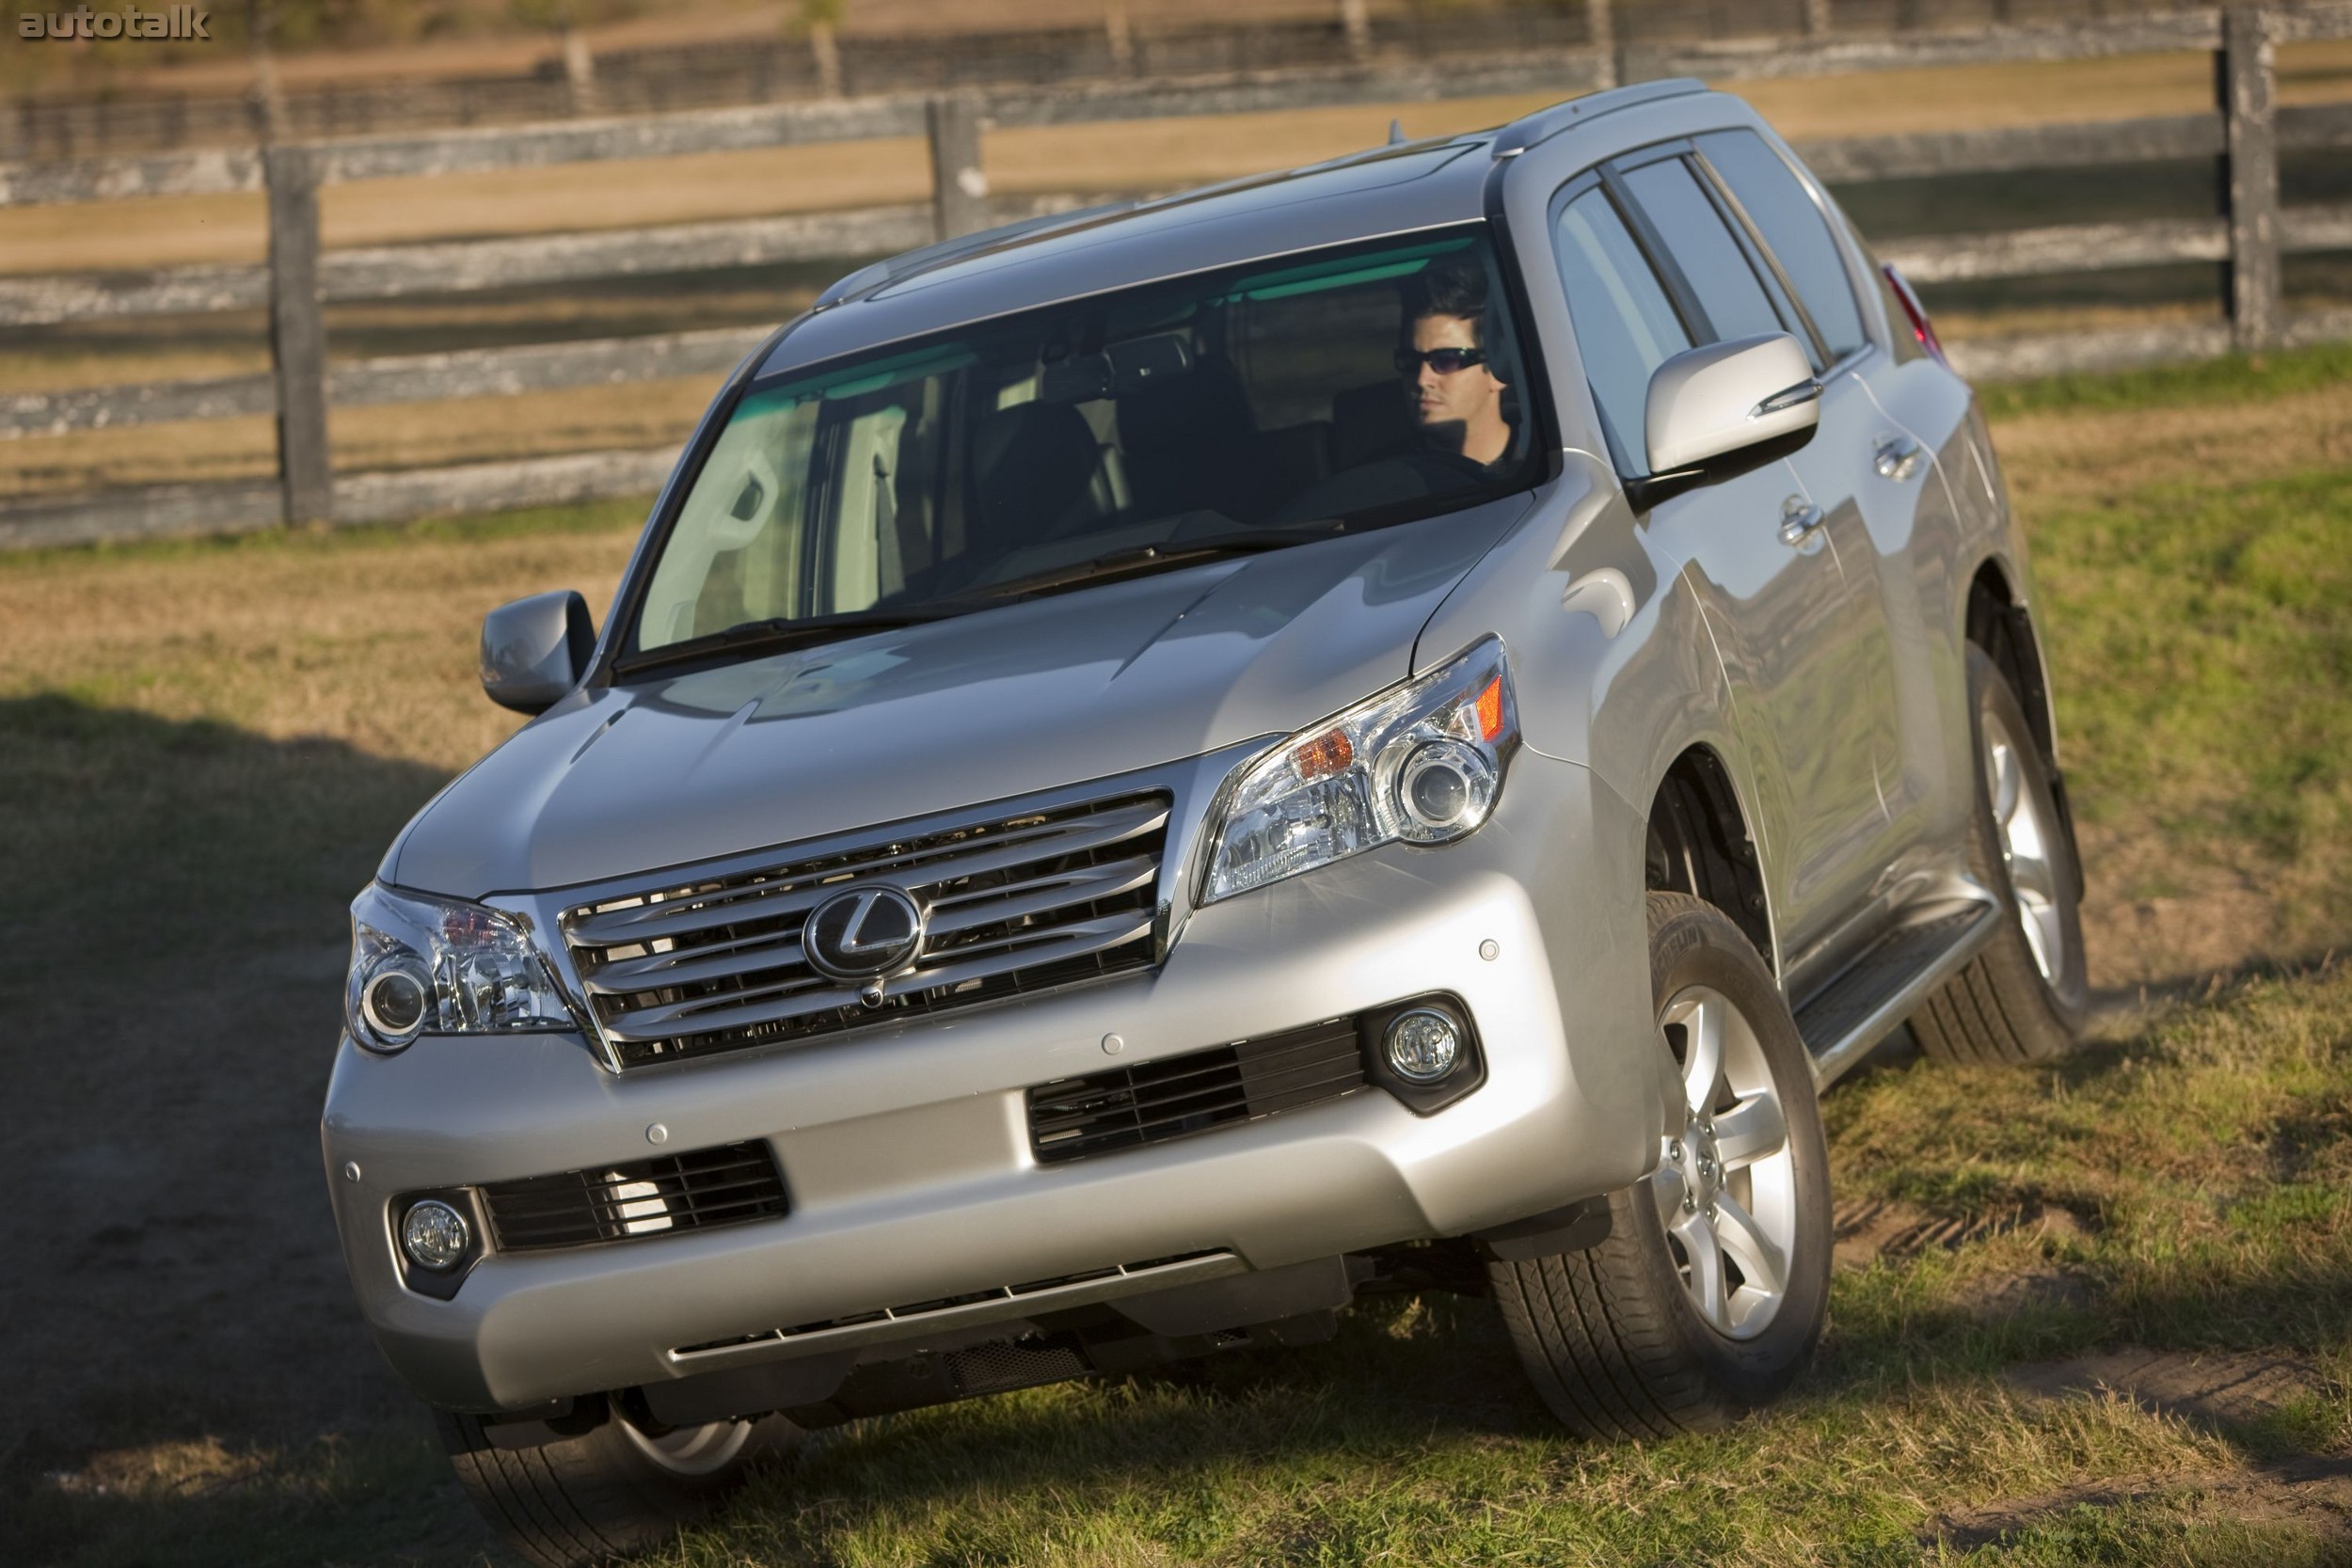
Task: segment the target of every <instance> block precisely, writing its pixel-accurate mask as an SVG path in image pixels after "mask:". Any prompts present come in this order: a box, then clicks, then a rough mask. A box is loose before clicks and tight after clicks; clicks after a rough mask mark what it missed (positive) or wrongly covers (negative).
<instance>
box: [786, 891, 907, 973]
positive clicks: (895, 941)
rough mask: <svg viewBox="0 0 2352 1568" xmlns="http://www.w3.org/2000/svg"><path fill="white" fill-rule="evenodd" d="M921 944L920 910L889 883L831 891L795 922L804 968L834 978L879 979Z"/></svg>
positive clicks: (896, 968)
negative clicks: (803, 920) (800, 921)
mask: <svg viewBox="0 0 2352 1568" xmlns="http://www.w3.org/2000/svg"><path fill="white" fill-rule="evenodd" d="M922 945H923V911H921V910H919V909H917V908H915V904H914V899H912V898H910V897H908V896H907V895H905V894H903V893H900V892H899V891H898V889H897V888H895V887H861V888H851V889H850V891H848V892H846V893H836V894H834V895H833V896H832V897H831V898H828V899H826V900H825V901H824V902H823V903H821V904H819V905H818V906H817V907H816V908H815V909H814V910H811V911H809V915H808V924H807V925H805V926H803V927H801V951H802V952H803V953H804V954H805V955H807V958H808V962H809V967H810V968H812V969H815V970H816V971H818V973H819V974H828V975H831V976H832V977H833V978H834V979H836V980H852V981H863V980H879V979H881V978H882V976H883V975H885V974H890V973H892V972H893V971H895V970H899V969H903V968H905V967H906V965H907V964H908V963H909V962H911V961H912V960H913V959H914V953H915V949H917V948H918V947H920V946H922Z"/></svg>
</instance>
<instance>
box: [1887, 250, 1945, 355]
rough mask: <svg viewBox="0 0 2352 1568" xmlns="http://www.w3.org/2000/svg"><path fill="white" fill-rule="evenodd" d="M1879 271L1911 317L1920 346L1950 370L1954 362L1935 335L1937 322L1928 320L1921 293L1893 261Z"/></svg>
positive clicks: (1912, 328)
mask: <svg viewBox="0 0 2352 1568" xmlns="http://www.w3.org/2000/svg"><path fill="white" fill-rule="evenodd" d="M1879 271H1881V272H1883V273H1884V274H1885V275H1886V286H1887V289H1888V291H1889V292H1891V293H1893V294H1894V296H1895V302H1896V303H1897V304H1898V305H1900V306H1901V307H1902V308H1903V314H1904V315H1906V316H1908V317H1910V318H1911V333H1912V336H1913V337H1915V338H1917V339H1918V340H1919V346H1920V347H1921V348H1923V349H1925V350H1927V351H1928V353H1929V354H1930V355H1931V356H1932V357H1933V358H1934V360H1935V362H1936V363H1937V364H1939V365H1941V366H1943V367H1944V368H1945V369H1946V370H1947V371H1948V370H1950V369H1951V368H1952V362H1951V361H1950V360H1949V359H1947V358H1946V357H1945V356H1944V344H1943V341H1942V340H1940V339H1938V338H1937V337H1936V335H1935V324H1934V323H1933V322H1931V321H1929V320H1928V308H1927V307H1926V306H1924V305H1922V304H1920V303H1919V295H1918V294H1917V293H1915V291H1914V290H1913V289H1912V287H1911V280H1910V279H1909V278H1907V277H1904V276H1903V275H1902V269H1901V268H1899V267H1898V266H1896V265H1895V264H1894V263H1893V262H1891V261H1889V262H1887V263H1885V264H1884V265H1883V266H1881V267H1880V268H1879Z"/></svg>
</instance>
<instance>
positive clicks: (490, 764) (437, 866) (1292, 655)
mask: <svg viewBox="0 0 2352 1568" xmlns="http://www.w3.org/2000/svg"><path fill="white" fill-rule="evenodd" d="M1529 504H1530V501H1529V499H1528V498H1525V497H1515V498H1510V499H1504V500H1500V501H1494V502H1490V503H1488V504H1486V505H1485V506H1480V507H1474V508H1471V509H1469V510H1467V511H1463V512H1456V513H1451V514H1448V515H1444V516H1441V517H1432V518H1428V519H1425V520H1423V521H1422V522H1418V523H1408V524H1405V525H1402V526H1399V527H1394V528H1389V529H1383V530H1380V531H1375V532H1372V533H1367V534H1364V535H1361V536H1359V537H1356V538H1340V539H1330V540H1324V541H1320V542H1318V543H1315V544H1311V545H1301V546H1293V547H1291V548H1288V549H1282V550H1275V551H1271V552H1269V553H1266V554H1263V555H1257V556H1248V557H1243V558H1240V559H1238V560H1233V561H1220V562H1209V563H1206V564H1203V565H1200V566H1194V567H1189V568H1184V569H1182V570H1177V571H1171V572H1165V573H1161V574H1159V575H1156V576H1152V577H1146V578H1136V579H1133V580H1130V581H1126V582H1113V583H1106V584H1104V585H1103V586H1101V587H1097V588H1091V589H1084V590H1079V591H1075V592H1072V593H1066V594H1055V595H1049V596H1047V597H1044V598H1041V599H1037V600H1033V601H1030V602H1028V603H1025V604H1014V605H1006V606H1002V607H999V608H997V609H993V610H981V611H978V612H977V613H974V614H970V615H962V616H958V617H956V618H954V619H952V620H946V621H935V622H931V623H930V624H928V625H924V626H908V627H905V628H902V629H897V630H891V631H886V632H878V633H872V634H869V635H866V636H863V637H858V638H855V639H851V640H849V641H840V642H830V643H826V644H824V645H823V646H821V647H813V648H801V649H795V650H793V651H791V652H788V653H781V654H775V655H771V656H769V657H763V658H750V659H744V660H742V661H740V662H738V663H733V664H726V665H722V666H720V667H718V668H715V669H707V670H701V671H697V672H695V673H691V674H681V675H675V676H671V677H668V678H657V679H650V680H642V681H638V682H634V683H631V684H629V685H628V686H623V687H613V688H608V689H603V690H600V691H583V692H580V693H577V694H575V695H574V696H572V697H569V698H566V699H565V700H564V702H562V703H560V704H558V705H556V706H555V707H554V708H552V709H550V710H548V712H547V713H546V714H543V715H542V716H540V717H539V718H538V719H536V720H534V721H532V722H531V723H530V724H528V725H526V726H524V728H523V729H522V730H520V731H519V732H517V733H516V735H515V736H514V737H513V738H512V739H510V740H508V741H507V742H506V743H505V744H504V745H502V746H501V747H500V748H499V749H498V750H497V751H495V752H491V753H490V754H489V755H488V756H487V757H485V758H484V759H483V760H482V761H481V762H480V763H478V764H476V765H475V766H474V768H472V770H471V771H469V772H468V773H467V774H465V775H464V776H463V777H461V778H459V779H458V780H457V781H456V782H455V783H453V784H451V785H450V786H449V788H448V789H446V790H445V791H443V792H442V794H441V795H440V796H439V797H438V798H437V800H434V801H433V802H432V803H431V804H430V805H428V806H427V807H426V808H425V809H424V811H423V812H422V813H421V815H420V816H418V817H417V819H416V820H415V821H414V822H412V823H411V824H410V825H409V827H408V830H407V832H405V834H404V835H403V836H402V838H401V840H400V841H399V842H398V843H396V844H395V845H394V846H393V847H392V851H391V853H390V854H389V855H388V856H387V857H386V859H385V863H384V867H383V871H382V875H383V876H384V878H385V879H387V880H389V881H394V882H398V883H400V884H402V885H405V886H407V887H412V888H417V889H421V890H425V891H430V892H437V893H444V894H452V895H457V896H460V897H469V898H480V897H484V896H486V895H490V894H494V893H524V892H534V891H544V890H547V889H550V888H558V887H564V886H568V885H571V884H574V883H580V882H596V881H602V880H605V879H610V878H614V877H621V876H627V875H629V874H632V873H636V872H641V871H649V870H656V869H660V868H664V867H668V866H673V865H684V864H688V863H693V862H697V861H704V860H709V859H712V858H715V857H718V856H722V855H731V854H735V853H738V852H740V851H744V850H751V849H758V848H762V847H767V846H770V845H785V844H790V843H795V842H798V841H801V840H804V839H810V838H816V837H819V836H822V835H825V834H829V833H835V832H847V831H850V830H854V829H858V828H864V827H867V826H871V825H874V824H878V823H885V822H893V821H898V820H900V819H902V818H906V817H912V816H924V815H927V814H930V813H932V812H940V811H951V810H955V809H957V808H960V807H962V806H967V805H978V804H983V803H985V802H988V801H991V800H1003V799H1007V798H1009V797H1014V796H1020V795H1025V794H1028V793H1031V792H1033V791H1037V790H1043V789H1051V788H1055V787H1057V786H1059V785H1063V784H1078V783H1083V782H1085V781H1087V780H1089V779H1095V778H1104V777H1108V776H1111V775H1115V774H1120V773H1127V772H1131V771H1134V770H1136V769H1138V768H1149V767H1152V766H1155V765H1157V764H1161V763H1168V762H1175V761H1179V760H1182V759H1183V758H1185V757H1190V756H1197V755H1199V754H1200V753H1202V752H1211V751H1216V750H1217V749H1219V748H1222V747H1226V746H1231V745H1234V744H1237V743H1238V742H1241V741H1244V740H1248V739H1250V738H1252V737H1254V736H1263V735H1284V734H1288V733H1289V732H1291V731H1293V730H1295V729H1299V728H1301V727H1303V726H1305V725H1307V724H1309V723H1311V722H1312V721H1315V720H1316V719H1319V718H1321V717H1322V716H1324V715H1325V714H1327V713H1330V712H1333V711H1335V710H1337V709H1339V708H1343V707H1345V706H1347V705H1349V704H1351V703H1354V702H1356V701H1358V700H1359V699H1360V698H1363V697H1366V696H1369V695H1370V694H1372V693H1373V692H1375V691H1376V690H1378V689H1381V688H1382V687H1385V686H1389V685H1391V684H1392V683H1394V682H1396V681H1400V680H1403V679H1404V678H1405V677H1406V675H1408V674H1410V673H1412V669H1411V665H1412V654H1413V644H1414V640H1415V638H1416V637H1417V636H1418V634H1419V633H1420V630H1421V628H1422V625H1423V624H1424V623H1425V622H1426V621H1427V620H1428V619H1429V616H1430V614H1431V612H1432V611H1434V610H1436V608H1437V606H1438V602H1439V601H1440V600H1442V599H1443V598H1444V597H1445V595H1446V594H1447V593H1448V592H1449V591H1450V590H1451V589H1452V588H1453V587H1454V584H1455V583H1456V582H1458V581H1460V580H1461V578H1462V576H1463V575H1464V574H1465V573H1466V572H1467V571H1469V569H1470V567H1471V566H1472V565H1473V564H1474V563H1475V562H1477V561H1478V559H1479V557H1480V556H1481V555H1482V554H1484V553H1485V552H1486V550H1487V549H1488V548H1489V547H1490V546H1493V544H1494V543H1495V542H1496V541H1497V540H1498V539H1500V538H1501V537H1502V534H1503V533H1504V532H1505V531H1507V530H1508V529H1509V528H1510V526H1511V525H1512V523H1514V522H1515V521H1517V520H1518V518H1519V517H1520V516H1521V515H1524V514H1525V512H1526V510H1527V508H1528V506H1529ZM1451 651H1452V650H1450V649H1444V650H1437V651H1436V652H1437V653H1438V654H1439V655H1440V656H1442V655H1443V654H1444V653H1449V652H1451Z"/></svg>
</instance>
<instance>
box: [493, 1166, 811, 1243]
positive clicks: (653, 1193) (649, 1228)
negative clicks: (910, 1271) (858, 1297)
mask: <svg viewBox="0 0 2352 1568" xmlns="http://www.w3.org/2000/svg"><path fill="white" fill-rule="evenodd" d="M482 1201H483V1206H484V1207H485V1209H487V1210H488V1211H489V1215H490V1232H491V1236H492V1239H493V1240H494V1241H495V1242H496V1243H497V1245H498V1248H499V1250H500V1251H501V1252H532V1251H537V1250H539V1249H541V1248H544V1247H563V1246H581V1245H585V1244H587V1243H592V1242H619V1241H627V1240H629V1239H631V1238H634V1237H639V1236H662V1235H668V1234H670V1233H671V1232H673V1231H678V1230H701V1229H706V1228H707V1227H711V1226H714V1225H734V1224H736V1223H738V1222H739V1221H742V1220H760V1219H771V1218H774V1217H776V1216H778V1215H781V1214H785V1213H787V1212H790V1210H791V1205H790V1204H789V1203H788V1202H787V1200H786V1197H785V1193H784V1176H783V1174H782V1173H781V1172H780V1171H778V1170H777V1169H776V1161H775V1156H774V1155H773V1154H771V1152H769V1148H768V1146H767V1145H766V1144H764V1143H746V1144H728V1145H726V1146H725V1147H724V1148H698V1149H694V1150H692V1151H691V1152H690V1153H685V1154H665V1155H663V1156H661V1157H660V1159H656V1160H633V1161H631V1162H629V1163H628V1164H623V1165H604V1166H600V1167H598V1168H596V1169H594V1170H567V1171H565V1172H564V1173H563V1174H562V1175H561V1176H533V1177H529V1178H526V1179H525V1180H520V1181H501V1182H497V1183H494V1184H493V1185H490V1186H486V1187H485V1188H483V1189H482Z"/></svg>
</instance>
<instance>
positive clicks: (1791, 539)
mask: <svg viewBox="0 0 2352 1568" xmlns="http://www.w3.org/2000/svg"><path fill="white" fill-rule="evenodd" d="M1828 520H1829V514H1828V513H1826V512H1823V511H1822V510H1821V509H1820V507H1818V506H1816V505H1814V504H1813V503H1812V502H1811V501H1809V500H1806V499H1804V497H1803V496H1791V497H1789V498H1788V499H1787V500H1785V501H1783V502H1781V505H1780V542H1781V543H1782V544H1784V545H1802V544H1804V542H1805V539H1806V537H1807V536H1808V535H1810V534H1811V533H1812V532H1813V531H1814V530H1815V529H1817V528H1820V526H1821V525H1822V524H1823V523H1825V522H1827V521H1828Z"/></svg>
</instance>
